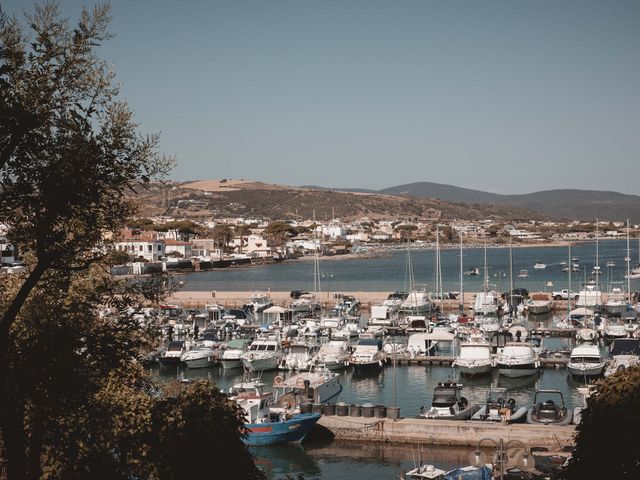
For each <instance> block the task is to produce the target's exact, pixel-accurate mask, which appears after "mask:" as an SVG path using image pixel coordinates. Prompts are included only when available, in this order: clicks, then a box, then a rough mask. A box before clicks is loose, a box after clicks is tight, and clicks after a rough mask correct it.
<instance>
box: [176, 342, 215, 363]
mask: <svg viewBox="0 0 640 480" xmlns="http://www.w3.org/2000/svg"><path fill="white" fill-rule="evenodd" d="M218 352H219V350H217V349H216V351H215V352H214V349H213V348H211V347H205V346H202V347H198V348H194V349H192V350H189V351H188V352H184V353H183V354H182V356H181V357H180V361H181V362H182V363H186V364H187V368H207V367H211V366H212V365H213V364H214V363H215V361H216V359H217V354H218Z"/></svg>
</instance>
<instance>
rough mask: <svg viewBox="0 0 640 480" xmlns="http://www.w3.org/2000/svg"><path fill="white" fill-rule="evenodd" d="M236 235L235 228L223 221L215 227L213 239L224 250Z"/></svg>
mask: <svg viewBox="0 0 640 480" xmlns="http://www.w3.org/2000/svg"><path fill="white" fill-rule="evenodd" d="M235 236H236V235H235V233H234V231H233V229H232V228H231V227H230V226H229V225H226V224H222V223H221V224H218V225H216V226H215V227H213V232H212V237H213V240H214V241H215V242H216V245H217V246H218V247H220V248H222V249H223V250H224V248H225V247H226V246H227V245H228V244H229V242H230V241H231V240H233V239H234V238H235Z"/></svg>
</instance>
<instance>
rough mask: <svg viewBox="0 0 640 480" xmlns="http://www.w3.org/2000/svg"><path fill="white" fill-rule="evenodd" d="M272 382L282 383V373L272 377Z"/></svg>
mask: <svg viewBox="0 0 640 480" xmlns="http://www.w3.org/2000/svg"><path fill="white" fill-rule="evenodd" d="M273 383H275V384H276V385H282V384H283V383H284V378H283V377H282V375H278V376H277V377H276V378H274V379H273Z"/></svg>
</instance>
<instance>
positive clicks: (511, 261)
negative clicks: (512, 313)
mask: <svg viewBox="0 0 640 480" xmlns="http://www.w3.org/2000/svg"><path fill="white" fill-rule="evenodd" d="M509 306H510V307H512V306H513V237H512V236H509Z"/></svg>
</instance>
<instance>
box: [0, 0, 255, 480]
mask: <svg viewBox="0 0 640 480" xmlns="http://www.w3.org/2000/svg"><path fill="white" fill-rule="evenodd" d="M109 20H110V18H109V7H108V6H97V7H95V8H94V9H93V10H92V11H88V10H86V9H84V10H83V11H82V14H81V16H80V19H79V21H78V24H77V25H76V26H75V27H73V28H72V27H71V26H70V24H69V22H68V21H67V20H65V19H64V18H61V16H60V14H59V11H58V7H57V5H56V4H54V3H45V4H44V5H42V6H39V7H36V8H35V11H34V13H33V14H31V15H28V16H27V23H28V26H29V32H28V33H27V32H26V31H25V30H24V29H23V27H22V25H21V23H20V22H19V21H18V20H17V19H15V18H8V17H7V16H6V15H5V14H3V13H2V12H1V11H0V223H1V224H3V225H4V226H5V227H6V228H7V236H8V238H9V239H10V241H11V242H12V243H15V244H18V245H19V246H20V248H21V251H22V252H23V254H24V257H25V260H26V262H27V265H28V270H27V272H25V273H24V274H14V275H9V274H0V275H2V277H1V278H0V365H1V366H2V368H0V399H1V401H0V460H2V461H4V462H5V464H6V468H7V476H8V479H9V480H16V479H27V478H28V479H40V478H44V479H80V478H96V479H100V478H109V479H131V478H141V479H142V478H150V479H153V478H167V479H172V478H179V477H180V471H182V469H183V462H186V463H188V464H189V468H192V469H195V468H200V467H201V466H202V465H203V464H208V463H209V462H211V461H213V462H214V463H222V462H227V463H229V464H234V465H238V466H239V467H238V468H239V469H238V471H237V472H238V475H239V476H240V477H245V478H259V477H260V476H261V474H260V472H259V471H258V470H256V468H255V466H254V465H253V463H252V460H251V457H250V455H249V453H248V451H247V450H246V448H245V447H244V445H243V444H242V442H241V439H240V431H241V425H242V421H241V418H240V417H239V412H238V411H237V409H236V408H235V407H234V406H233V405H231V404H229V403H228V402H227V401H226V399H225V397H224V396H222V394H220V392H218V391H217V389H216V388H215V387H214V386H212V385H210V384H207V383H203V384H198V385H195V386H193V387H189V388H188V389H187V390H185V391H174V392H172V391H167V390H165V389H163V388H159V386H158V385H156V384H154V382H153V381H152V379H151V378H149V376H148V375H147V374H146V372H145V371H144V370H143V369H142V368H140V367H139V362H138V361H137V357H138V355H139V352H140V349H141V348H143V347H144V345H145V343H146V342H148V341H149V336H148V334H147V332H146V331H145V330H144V329H143V328H141V326H140V325H139V324H138V322H137V321H134V319H133V318H132V314H131V312H132V311H134V310H135V309H136V308H137V307H139V305H140V304H141V303H143V302H148V301H157V300H158V299H159V298H161V296H162V292H161V291H159V290H158V288H157V286H158V284H157V283H154V282H150V284H146V283H145V282H141V283H138V284H135V285H128V284H126V283H116V282H114V281H113V280H112V279H111V278H110V276H109V275H108V273H107V265H108V259H105V258H104V252H105V247H106V244H105V242H104V241H103V238H104V237H105V234H106V233H108V232H117V231H119V229H120V228H121V227H122V226H124V225H125V222H126V220H127V219H128V218H129V217H130V216H131V215H132V214H133V213H134V212H135V211H136V205H135V204H133V203H132V202H131V201H129V200H127V197H126V193H127V192H129V191H130V190H132V189H133V188H134V187H137V186H140V185H144V184H146V183H148V182H149V181H150V180H151V179H153V178H156V177H158V176H162V175H164V174H165V173H166V172H167V171H168V169H170V167H171V165H172V163H173V160H172V159H171V158H167V157H164V156H162V155H160V154H158V152H157V142H158V137H157V136H155V135H151V136H141V135H139V134H138V133H137V128H138V126H137V125H136V124H135V122H134V121H133V115H132V113H131V111H130V109H129V108H128V106H127V105H126V103H124V102H121V101H119V100H118V99H117V95H118V90H117V87H116V86H115V84H114V77H113V73H112V72H111V71H110V69H109V68H108V67H107V65H106V64H105V63H104V62H103V61H102V60H100V58H99V57H98V56H97V54H96V50H97V48H98V46H99V45H100V44H101V43H102V42H104V41H105V40H107V39H108V38H109V33H108V32H107V25H108V23H109ZM104 305H108V306H110V308H111V314H110V315H106V316H105V315H99V314H98V312H99V310H100V307H101V306H104ZM208 431H210V432H215V433H216V434H217V435H218V436H219V438H217V440H216V441H217V443H213V444H212V445H211V448H210V449H207V452H208V453H207V455H202V454H203V449H205V448H206V447H207V442H210V441H212V437H211V435H212V434H211V433H210V434H208V435H205V432H208ZM192 433H193V434H194V435H195V436H199V437H200V438H201V439H202V440H203V444H202V445H201V447H200V449H197V448H195V447H193V445H191V444H189V443H186V445H190V446H192V447H193V448H191V449H190V450H188V451H186V450H185V449H184V448H183V449H177V447H176V444H174V443H173V442H171V441H170V440H171V439H172V438H175V439H176V441H185V442H188V441H189V439H190V438H191V437H190V435H191V434H192ZM220 439H224V445H223V447H224V448H222V447H221V446H220V442H221V441H222V440H220ZM176 450H179V451H180V453H181V455H182V458H181V461H180V462H177V461H175V460H176V456H175V453H176ZM196 454H197V455H200V456H198V457H197V456H196ZM220 455H222V456H220ZM242 469H243V470H242Z"/></svg>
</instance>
